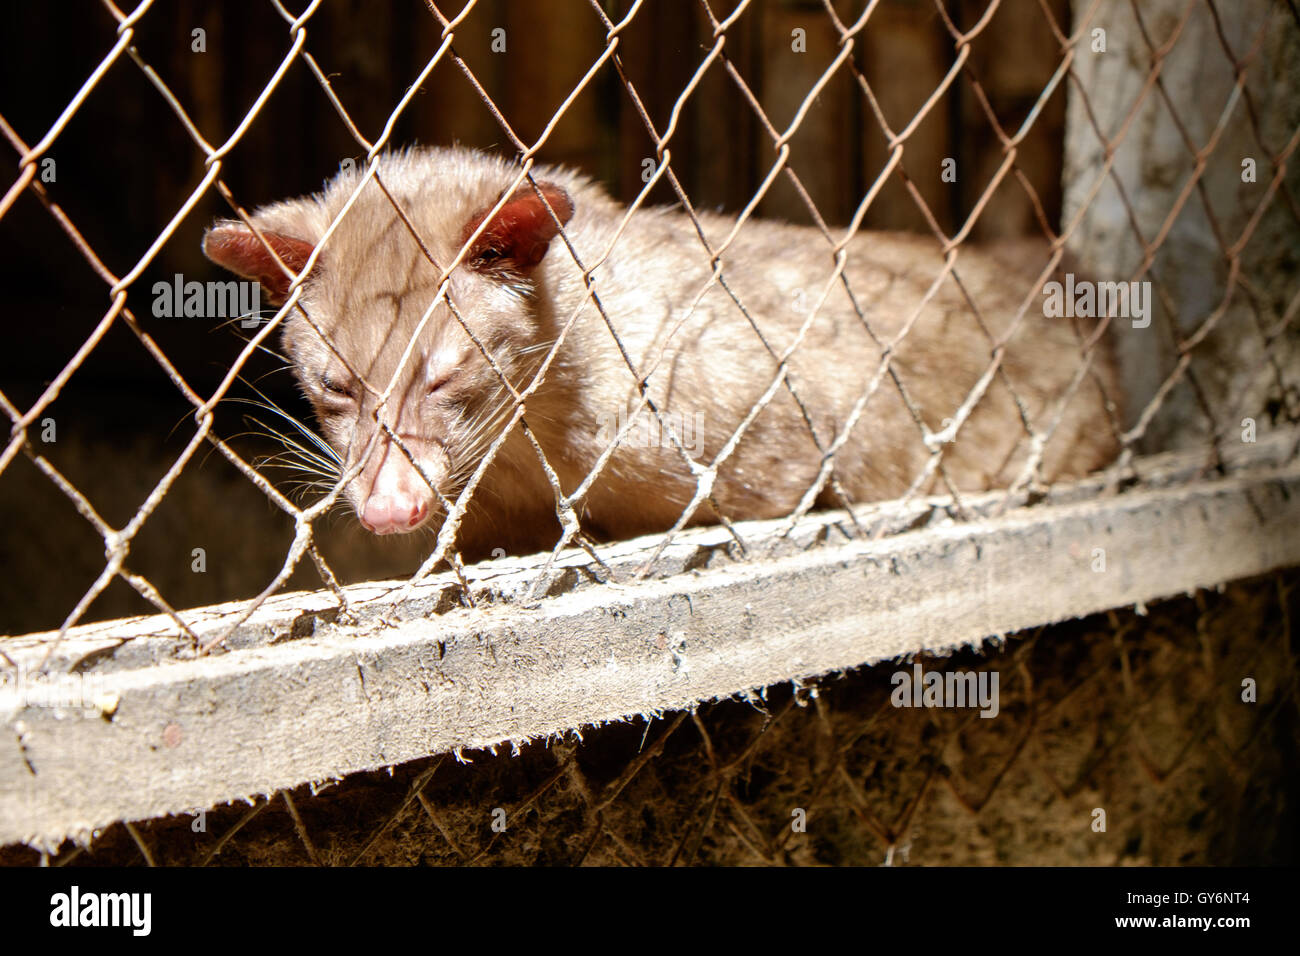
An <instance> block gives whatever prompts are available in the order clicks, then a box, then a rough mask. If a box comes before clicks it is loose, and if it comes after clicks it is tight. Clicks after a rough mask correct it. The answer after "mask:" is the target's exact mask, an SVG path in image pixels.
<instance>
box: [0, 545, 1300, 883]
mask: <svg viewBox="0 0 1300 956" xmlns="http://www.w3.org/2000/svg"><path fill="white" fill-rule="evenodd" d="M1297 585H1300V570H1296V569H1293V570H1291V571H1288V572H1284V573H1278V574H1274V575H1269V576H1265V577H1262V578H1258V579H1254V580H1251V581H1248V582H1241V583H1236V584H1232V585H1229V586H1228V587H1226V588H1225V589H1224V590H1223V591H1222V592H1201V593H1198V594H1196V595H1193V596H1191V597H1188V598H1180V599H1177V600H1172V601H1167V602H1163V603H1161V604H1159V605H1155V606H1152V607H1151V608H1149V609H1145V610H1146V613H1144V614H1139V613H1137V612H1135V611H1134V610H1133V609H1128V610H1123V611H1116V612H1112V613H1109V614H1106V615H1098V616H1095V617H1092V618H1088V619H1086V620H1082V621H1076V622H1071V623H1068V624H1064V625H1058V626H1055V627H1050V628H1041V629H1039V630H1037V631H1034V632H1029V633H1025V634H1020V635H1016V636H1014V637H1012V638H1010V639H1009V640H1007V641H1006V642H1004V643H1003V644H1001V645H992V644H989V645H986V646H985V648H984V653H983V654H977V653H974V652H972V651H965V652H962V653H960V654H958V655H955V656H954V657H951V658H947V659H934V658H922V659H921V663H922V665H923V667H924V668H925V669H926V670H927V671H929V670H940V669H943V670H950V671H951V670H977V669H982V670H987V671H989V672H990V673H992V672H993V671H996V672H997V673H998V675H999V691H1000V710H999V713H998V715H997V717H996V718H993V719H982V718H980V717H979V716H978V712H977V711H975V710H970V709H966V710H959V709H952V708H949V709H935V708H906V709H905V708H897V707H894V706H892V705H891V702H890V694H891V691H892V690H893V686H894V685H893V684H892V683H891V679H890V678H891V675H893V674H894V673H895V672H897V671H899V670H903V669H906V670H909V671H910V669H911V668H910V665H899V664H890V663H886V664H881V665H878V666H876V667H871V668H861V669H858V670H856V671H853V672H851V673H848V674H843V675H835V676H831V677H827V678H825V679H823V680H821V681H820V682H818V683H817V684H816V685H815V686H806V687H803V688H800V689H794V688H791V687H790V686H788V685H786V686H781V687H774V688H770V689H769V690H768V691H767V692H766V693H765V694H763V695H761V696H756V697H754V698H753V699H750V700H740V699H731V700H726V701H721V702H716V703H712V704H707V705H703V706H701V707H700V708H699V709H698V710H697V712H695V713H693V714H691V713H676V714H666V715H663V716H662V717H661V718H659V719H656V720H653V721H650V722H648V723H647V722H646V721H644V720H636V721H632V722H629V723H624V724H614V725H609V726H606V727H603V728H598V729H588V730H586V731H584V732H583V733H582V734H581V736H580V737H579V735H577V734H570V735H568V736H566V737H565V738H563V739H559V740H552V741H550V742H549V743H545V744H542V743H539V744H535V745H532V746H529V747H526V748H525V749H524V750H523V751H522V752H521V753H519V754H517V755H512V754H509V753H501V754H498V755H496V756H494V755H492V754H490V753H487V752H480V753H473V754H468V755H467V757H469V758H470V759H471V760H472V762H470V763H464V764H461V763H458V762H457V761H456V760H455V759H454V758H452V757H451V756H448V755H444V756H438V757H433V758H430V759H427V760H422V761H416V762H413V763H410V764H406V765H403V766H400V767H396V768H394V769H393V770H392V772H391V774H390V773H387V772H379V773H370V774H360V775H356V776H353V777H351V778H348V779H347V780H344V781H342V782H340V783H338V784H335V785H333V786H331V787H328V788H326V789H324V790H322V791H321V792H319V793H317V794H313V793H312V792H311V791H310V790H309V789H308V788H306V787H303V788H299V789H297V790H294V791H292V792H290V793H287V794H285V793H281V794H277V795H276V796H275V797H274V798H272V799H271V800H269V801H266V800H262V801H259V802H258V803H256V804H254V805H253V806H251V807H250V806H248V805H246V804H243V805H234V806H223V807H218V808H213V809H211V810H209V811H208V812H206V813H205V814H203V815H202V816H201V817H172V818H167V819H160V820H150V821H144V822H140V823H136V824H134V825H133V826H132V827H129V828H128V827H127V826H125V825H122V824H118V825H115V826H113V827H111V828H109V829H108V830H107V831H105V832H104V833H102V834H101V835H100V836H99V837H98V838H97V839H96V840H95V841H94V842H93V843H92V844H91V846H90V847H88V848H80V849H79V848H76V847H74V846H72V844H70V843H69V844H67V845H66V846H65V847H64V848H63V851H62V852H61V853H60V854H59V855H58V856H57V857H55V858H53V859H51V861H50V862H51V863H53V864H56V865H57V864H62V863H70V864H71V865H74V866H80V865H92V866H93V865H128V866H136V865H139V866H143V865H146V864H147V863H148V862H150V861H152V862H154V863H156V864H159V865H175V864H182V865H184V864H212V865H226V866H257V865H267V864H277V865H300V864H301V865H310V864H313V863H316V864H323V865H348V864H362V865H457V864H466V863H472V864H495V865H507V866H508V865H575V864H585V865H625V864H630V865H670V864H675V865H683V864H706V865H710V864H711V865H735V864H740V865H766V864H776V865H877V864H881V863H886V862H891V863H893V864H895V865H907V864H910V865H918V864H920V865H937V864H1101V865H1109V864H1160V865H1171V864H1172V865H1184V864H1280V863H1295V862H1296V860H1297V857H1298V856H1300V854H1298V853H1297V831H1296V812H1295V808H1296V806H1297V801H1298V800H1300V771H1298V770H1297V768H1298V767H1300V760H1297V757H1298V756H1300V719H1298V718H1300V714H1298V713H1297V693H1296V690H1297V681H1296V658H1297V641H1296V628H1295V623H1294V622H1295V621H1296V619H1297V618H1296V615H1297V612H1300V591H1298V590H1297ZM1248 678H1249V679H1253V680H1254V682H1255V686H1256V694H1257V696H1256V699H1255V701H1254V702H1246V701H1243V699H1242V697H1243V681H1244V680H1246V679H1248ZM132 831H134V832H132ZM39 862H40V859H39V856H38V855H37V854H36V853H35V852H33V851H31V850H28V849H26V848H23V847H9V848H3V849H0V864H6V865H25V864H26V865H30V864H35V863H39Z"/></svg>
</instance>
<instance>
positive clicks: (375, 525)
mask: <svg viewBox="0 0 1300 956" xmlns="http://www.w3.org/2000/svg"><path fill="white" fill-rule="evenodd" d="M427 517H429V506H428V504H427V503H426V502H424V501H422V500H420V499H419V498H417V497H415V496H414V495H404V494H394V495H382V494H379V495H371V496H370V497H369V498H368V499H367V500H366V508H365V511H364V512H363V513H362V514H361V515H360V518H361V524H362V525H364V526H365V528H366V530H368V531H373V532H374V533H375V534H401V533H403V532H406V531H413V530H414V529H416V528H418V527H419V526H420V525H421V524H423V523H424V519H425V518H427Z"/></svg>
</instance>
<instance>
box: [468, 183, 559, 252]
mask: <svg viewBox="0 0 1300 956" xmlns="http://www.w3.org/2000/svg"><path fill="white" fill-rule="evenodd" d="M537 190H540V191H541V194H542V196H545V197H546V202H548V203H550V206H551V209H554V210H555V216H556V217H558V218H559V220H560V223H561V224H564V223H567V222H568V221H569V219H570V218H571V217H572V216H573V200H572V199H570V198H569V194H568V193H566V192H565V191H564V190H563V189H561V188H560V187H559V186H557V185H555V184H554V183H538V184H537ZM537 190H534V189H533V187H532V186H531V185H530V184H528V183H524V184H523V185H522V186H520V187H519V188H518V189H516V190H515V192H514V194H513V195H512V196H511V197H510V198H509V199H508V200H506V203H505V205H504V206H502V207H501V210H500V211H499V212H498V213H497V214H496V215H495V216H493V217H492V221H491V222H490V223H488V226H487V228H486V229H484V230H483V234H482V235H481V236H479V237H478V239H477V240H476V241H475V243H474V245H473V247H472V248H471V249H470V250H469V253H468V254H467V255H466V258H465V263H466V265H468V266H469V267H470V268H471V269H473V270H475V271H476V272H483V273H487V274H502V273H525V272H528V271H529V270H530V269H532V268H533V267H534V266H536V265H537V263H539V262H541V261H542V257H543V256H545V255H546V250H547V249H548V248H550V245H551V240H552V239H554V238H555V236H556V235H557V234H558V233H559V231H560V227H559V226H558V225H556V223H555V217H552V216H551V213H550V211H549V210H548V209H547V208H546V206H545V205H544V204H543V203H542V200H541V199H540V198H539V197H538V195H537ZM495 205H496V203H495V202H494V203H493V204H492V206H495ZM492 206H488V207H487V208H486V209H483V210H481V211H479V212H478V213H475V214H474V215H473V216H471V217H470V219H469V222H467V223H465V229H464V231H463V233H462V234H461V242H462V243H464V242H465V241H466V240H468V239H469V237H470V236H472V235H473V234H474V231H475V230H476V229H478V227H479V226H480V225H481V224H482V223H483V220H484V219H486V218H487V214H488V213H490V212H491V211H492Z"/></svg>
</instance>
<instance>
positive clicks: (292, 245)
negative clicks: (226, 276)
mask: <svg viewBox="0 0 1300 956" xmlns="http://www.w3.org/2000/svg"><path fill="white" fill-rule="evenodd" d="M262 235H263V236H264V237H265V238H266V241H267V243H269V244H270V246H271V248H272V249H274V250H275V254H276V255H277V256H279V257H280V261H281V262H283V263H284V264H285V265H286V266H288V267H289V268H290V269H292V270H293V271H294V272H302V268H303V266H305V265H306V264H307V258H308V257H309V256H310V255H311V252H312V249H313V248H314V246H313V245H312V244H311V243H310V242H308V241H307V240H305V239H298V238H296V237H295V236H288V235H285V234H284V233H280V232H271V231H269V230H266V229H263V230H262ZM203 254H204V255H205V256H207V257H208V258H209V259H211V260H212V261H213V262H215V263H216V264H217V265H219V266H222V267H223V268H226V269H229V270H230V271H231V272H233V273H235V275H239V276H243V277H244V278H245V279H255V280H256V281H258V282H260V283H261V284H262V287H263V288H264V289H266V292H267V295H268V297H269V298H270V300H271V302H272V303H273V304H274V305H280V304H281V303H283V302H284V300H285V299H286V298H288V296H289V283H290V281H291V280H290V278H289V276H287V275H285V274H284V270H283V269H281V268H280V265H279V263H277V262H276V261H275V259H274V257H272V255H271V253H270V252H269V251H268V250H267V248H266V246H265V245H263V244H262V240H261V239H258V238H257V236H256V235H255V234H254V233H253V230H251V229H249V228H248V227H247V226H245V225H244V224H243V223H242V222H235V221H232V220H223V221H221V222H218V223H217V224H216V225H214V226H213V227H212V228H211V229H209V230H208V231H207V232H206V233H205V234H204V236H203Z"/></svg>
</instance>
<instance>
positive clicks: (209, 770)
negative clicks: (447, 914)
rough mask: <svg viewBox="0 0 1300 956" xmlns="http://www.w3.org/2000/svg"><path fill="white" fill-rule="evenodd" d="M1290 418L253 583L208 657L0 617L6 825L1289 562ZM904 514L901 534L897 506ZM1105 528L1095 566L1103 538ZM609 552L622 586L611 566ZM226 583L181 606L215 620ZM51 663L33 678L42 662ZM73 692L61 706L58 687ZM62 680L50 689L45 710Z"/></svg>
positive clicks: (69, 816)
mask: <svg viewBox="0 0 1300 956" xmlns="http://www.w3.org/2000/svg"><path fill="white" fill-rule="evenodd" d="M1296 440H1297V433H1296V432H1295V431H1288V432H1283V433H1279V434H1277V435H1274V436H1272V437H1271V438H1269V439H1267V440H1263V441H1261V442H1260V443H1259V444H1257V445H1247V446H1239V447H1234V448H1233V449H1232V450H1231V452H1230V454H1229V461H1230V464H1231V468H1230V474H1229V476H1228V477H1220V478H1216V479H1214V480H1198V478H1197V476H1198V475H1199V474H1200V473H1201V472H1202V471H1203V466H1204V464H1205V455H1204V452H1197V453H1193V454H1188V455H1177V454H1174V455H1165V456H1159V457H1156V458H1151V459H1147V460H1145V461H1141V462H1138V463H1137V465H1136V468H1137V472H1138V476H1139V478H1140V483H1139V484H1140V486H1139V487H1138V488H1135V489H1133V490H1130V491H1126V492H1123V493H1118V494H1117V493H1116V492H1115V488H1114V481H1112V480H1108V479H1107V478H1105V477H1102V478H1097V479H1090V480H1088V481H1084V482H1078V483H1075V484H1072V485H1068V486H1064V485H1063V486H1059V487H1057V488H1054V489H1053V490H1052V492H1051V493H1050V495H1049V496H1048V498H1047V499H1046V500H1044V501H1042V502H1039V503H1037V504H1035V505H1033V506H1032V507H1027V508H1016V509H1014V510H1010V511H1008V512H1006V513H1005V514H999V506H1000V505H1001V504H1002V501H1003V495H1002V494H1000V493H993V494H989V495H982V496H974V497H972V498H970V499H969V500H968V501H967V504H968V506H969V507H970V509H971V511H972V512H973V514H974V515H975V516H976V517H975V520H972V521H969V522H961V523H958V522H954V521H953V520H952V518H951V515H950V513H949V509H948V504H947V502H946V501H942V500H938V499H935V500H931V501H917V502H912V503H910V504H908V505H905V506H897V505H880V506H872V507H868V508H863V509H860V510H855V514H856V515H857V520H858V523H859V525H860V526H861V527H864V528H866V529H869V530H873V531H880V532H901V533H893V534H890V535H889V536H886V537H879V538H878V539H877V540H871V539H870V538H868V539H864V538H861V537H854V536H851V535H850V533H849V531H848V528H849V523H848V521H847V516H846V515H845V514H844V513H835V512H828V513H823V514H817V515H812V516H809V517H808V518H807V519H806V520H805V521H803V522H801V523H800V524H799V525H798V526H797V527H796V528H795V529H794V530H793V531H792V532H791V533H789V534H787V535H782V534H781V533H780V532H781V531H782V530H784V527H785V525H784V523H783V522H781V521H767V522H748V523H744V524H741V525H738V526H737V531H738V532H739V534H740V536H741V537H742V539H743V540H744V541H745V543H746V546H747V549H748V551H747V555H746V556H745V557H743V558H742V557H741V556H740V555H739V551H738V549H737V548H736V547H735V545H734V542H733V539H732V537H731V535H729V534H728V533H727V532H726V531H725V530H722V529H716V528H708V529H699V530H695V531H691V532H689V533H686V534H683V535H682V536H681V537H680V539H679V540H678V541H676V542H675V543H674V544H672V545H671V546H670V547H669V548H668V549H666V550H665V551H664V553H663V555H662V557H661V559H660V561H659V562H658V563H657V564H656V565H655V567H654V570H653V572H652V573H651V574H650V575H649V576H648V577H647V578H646V579H645V580H641V581H637V582H634V583H631V582H632V578H633V574H634V572H635V570H636V569H638V568H640V567H641V566H642V565H643V564H644V562H645V560H646V558H647V556H648V555H649V553H650V551H651V550H652V549H653V547H654V545H655V544H657V543H658V539H657V538H649V539H642V540H639V541H633V542H624V543H621V544H619V545H616V546H608V547H604V548H602V549H601V555H602V557H603V559H604V560H605V562H606V565H607V569H602V568H600V567H598V566H595V565H594V564H593V562H591V560H590V558H589V557H588V556H587V555H585V554H584V553H582V552H573V553H570V554H567V555H565V556H564V557H563V558H562V560H560V561H558V562H557V563H556V565H555V566H554V567H553V568H552V569H551V572H550V573H549V576H548V577H547V579H546V580H545V581H544V582H542V585H541V586H540V587H539V588H538V589H537V593H540V594H548V595H549V596H547V597H545V598H543V599H541V600H525V596H526V595H528V593H529V589H530V588H531V587H532V586H533V584H534V583H535V582H536V581H537V578H538V574H539V573H540V570H541V568H542V566H543V565H544V564H545V561H544V560H543V559H521V560H509V559H506V560H501V561H495V562H487V563H484V564H482V565H477V566H475V567H472V568H469V569H467V572H466V578H467V581H468V583H469V586H470V591H471V593H472V594H474V596H475V603H476V605H477V606H476V607H475V608H469V607H467V606H465V601H464V597H463V590H462V589H461V587H460V585H459V584H458V583H457V581H456V579H455V577H454V576H453V575H451V574H446V575H436V576H433V577H431V578H430V579H429V580H428V581H427V582H425V583H423V584H421V585H420V586H419V587H417V588H415V589H413V590H412V591H410V592H409V593H407V594H405V596H404V597H402V598H401V600H400V601H399V600H398V598H399V596H401V587H402V583H401V582H385V583H377V584H365V585H356V586H353V587H350V588H347V589H345V590H346V593H347V595H348V599H349V603H350V605H351V606H352V608H353V610H354V612H355V618H356V619H355V623H351V624H342V623H339V622H338V621H337V620H336V619H335V616H334V613H333V611H334V609H335V608H336V606H337V602H336V599H335V598H334V596H333V595H331V594H330V593H329V592H314V593H294V594H284V595H279V596H277V597H275V598H274V599H272V600H270V601H268V602H266V604H265V605H264V606H263V607H262V608H260V609H259V610H258V611H257V612H256V613H255V614H254V615H253V616H252V618H250V620H249V621H248V622H247V623H246V624H245V625H243V626H242V627H241V628H240V629H239V630H238V631H237V632H236V633H235V634H234V635H232V638H231V640H230V641H229V643H228V646H227V648H226V649H225V650H223V651H222V652H220V653H216V654H213V655H210V656H206V657H197V656H196V655H195V653H194V649H193V647H192V645H191V644H190V642H189V641H188V640H185V639H182V638H181V637H179V636H178V634H177V629H176V627H175V624H174V623H173V622H172V621H170V620H169V619H167V618H166V617H161V616H158V617H148V618H138V619H132V620H128V621H115V622H107V623H104V624H94V625H87V626H85V627H81V628H76V629H74V630H72V631H70V632H69V633H68V634H67V635H66V636H65V637H64V639H63V640H61V641H59V642H58V643H57V647H56V649H55V651H54V653H53V654H52V655H51V656H50V659H49V663H48V667H47V674H48V676H46V677H43V678H42V677H34V676H31V675H36V673H37V671H38V666H39V664H40V662H41V661H42V660H43V659H44V657H45V655H46V652H47V651H48V650H49V649H50V646H51V644H52V643H53V642H54V641H55V636H54V635H52V634H35V635H26V636H22V637H13V638H4V639H2V640H0V649H3V650H4V651H5V653H6V654H7V656H8V657H9V658H10V659H11V660H12V661H13V663H14V664H15V665H17V667H18V671H15V669H14V668H13V667H10V666H9V665H8V664H6V663H3V662H0V844H8V843H15V842H25V843H29V844H31V845H33V846H38V847H39V846H46V847H51V848H52V847H54V846H56V845H57V844H58V843H59V842H60V841H61V840H62V839H64V838H65V837H68V836H72V837H75V838H78V839H82V840H84V839H86V838H88V837H89V835H90V834H91V833H92V832H93V831H94V830H95V829H97V828H102V827H105V826H108V825H109V824H111V823H114V822H116V821H119V820H138V819H147V818H152V817H157V816H163V815H168V814H173V813H180V812H185V811H188V810H196V809H201V808H206V807H209V806H213V805H216V804H219V803H223V802H228V801H231V800H237V799H244V798H249V797H252V796H254V795H257V794H264V793H270V792H274V791H276V790H278V789H281V788H285V787H293V786H298V785H300V784H303V783H309V782H316V781H323V780H326V779H332V778H337V777H341V776H345V775H347V774H350V773H355V772H358V771H362V770H369V769H375V768H379V767H383V766H388V765H392V764H396V763H401V762H404V761H408V760H412V759H416V758H419V757H423V756H427V755H429V754H433V753H439V752H447V751H460V750H462V749H473V748H482V747H489V746H496V745H498V744H503V743H511V742H513V743H519V742H523V741H526V740H529V739H534V738H538V737H544V736H548V735H551V734H555V733H560V732H563V731H565V730H569V729H573V728H579V727H583V726H588V725H593V724H600V723H603V722H607V721H611V720H618V719H621V718H625V717H628V716H630V715H634V714H645V713H659V712H663V711H667V710H673V709H680V708H683V707H691V706H693V705H694V704H696V703H698V702H700V701H703V700H709V699H714V698H718V697H725V696H728V695H732V694H736V693H743V692H746V691H748V690H751V689H754V688H759V687H763V686H769V685H772V684H775V683H780V682H783V681H788V680H800V679H806V678H812V677H815V676H818V675H821V674H826V673H829V672H834V671H838V670H843V669H847V668H851V667H856V666H860V665H863V664H870V663H874V662H878V661H882V660H887V659H890V658H896V657H899V656H902V655H907V654H911V653H915V652H917V651H920V650H931V651H943V650H949V649H952V648H955V647H959V646H962V645H965V644H970V643H977V642H980V641H982V640H983V639H985V638H987V637H990V636H995V635H1001V634H1008V633H1012V632H1015V631H1019V630H1023V629H1024V628H1028V627H1034V626H1037V625H1041V624H1047V623H1052V622H1056V621H1060V620H1064V619H1067V618H1072V617H1078V616H1081V615H1085V614H1089V613H1094V612H1097V611H1100V610H1104V609H1107V608H1111V607H1118V606H1124V605H1131V604H1141V603H1143V602H1148V601H1153V600H1156V599H1159V598H1162V597H1168V596H1171V595H1174V594H1179V593H1182V592H1187V591H1192V590H1195V589H1196V588H1201V587H1209V586H1214V585H1217V584H1220V583H1222V582H1224V581H1227V580H1230V579H1233V578H1239V577H1245V576H1249V575H1253V574H1259V573H1263V572H1266V571H1269V570H1272V569H1274V568H1278V567H1284V566H1288V565H1294V564H1300V535H1296V534H1295V533H1294V529H1295V527H1296V526H1297V525H1298V524H1300V461H1296V460H1295V459H1294V457H1293V452H1294V449H1295V445H1296ZM904 529H911V530H904ZM1096 549H1104V551H1105V570H1100V571H1099V570H1095V568H1096V567H1097V564H1098V562H1097V553H1098V552H1097V551H1096ZM610 572H612V573H613V576H614V580H615V582H617V583H615V584H614V585H613V586H611V585H610V584H608V583H604V579H605V578H607V577H608V576H609V574H610ZM239 608H240V605H238V604H229V605H219V606H216V607H212V608H204V609H198V610H195V611H189V612H186V614H185V617H186V620H187V622H190V623H191V626H192V627H193V628H194V629H195V631H196V632H197V633H198V634H199V635H200V637H206V636H209V635H212V634H215V633H219V632H221V631H222V630H223V629H225V628H226V627H227V626H228V624H229V622H230V621H231V620H232V619H233V616H234V615H235V614H236V613H237V612H238V610H239ZM41 681H45V683H44V684H42V683H41ZM70 703H76V704H78V706H69V704H70ZM56 704H61V706H55V705H56Z"/></svg>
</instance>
